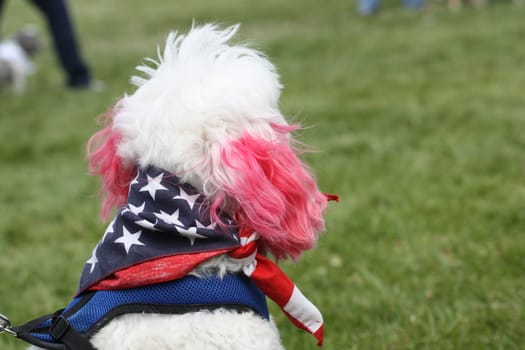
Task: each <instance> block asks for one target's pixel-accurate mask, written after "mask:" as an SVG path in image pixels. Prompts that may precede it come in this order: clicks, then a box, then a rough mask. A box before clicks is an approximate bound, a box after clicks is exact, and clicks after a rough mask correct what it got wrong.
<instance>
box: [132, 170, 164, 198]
mask: <svg viewBox="0 0 525 350" xmlns="http://www.w3.org/2000/svg"><path fill="white" fill-rule="evenodd" d="M147 177H148V184H147V185H146V186H144V187H142V188H141V189H140V190H139V192H144V191H148V192H149V194H150V196H151V198H153V199H155V193H157V191H161V190H164V191H168V189H167V188H166V187H164V186H163V185H162V184H161V182H162V178H163V177H164V173H160V174H159V175H157V176H155V177H151V176H149V175H147Z"/></svg>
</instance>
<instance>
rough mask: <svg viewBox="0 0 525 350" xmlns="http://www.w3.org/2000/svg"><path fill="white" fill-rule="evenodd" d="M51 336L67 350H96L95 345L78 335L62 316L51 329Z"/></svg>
mask: <svg viewBox="0 0 525 350" xmlns="http://www.w3.org/2000/svg"><path fill="white" fill-rule="evenodd" d="M49 334H51V336H52V337H53V338H55V339H56V340H58V341H60V342H61V343H63V344H64V345H65V346H66V350H96V349H95V348H94V347H93V345H91V343H90V342H89V340H88V339H86V338H85V337H84V336H82V335H81V334H80V333H78V332H77V331H76V330H75V329H74V328H73V327H71V325H70V324H69V322H68V321H67V320H66V319H65V318H64V317H63V316H62V315H60V316H58V317H57V318H56V319H55V320H54V322H53V324H52V325H51V327H50V329H49Z"/></svg>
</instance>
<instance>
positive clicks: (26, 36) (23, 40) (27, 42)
mask: <svg viewBox="0 0 525 350" xmlns="http://www.w3.org/2000/svg"><path fill="white" fill-rule="evenodd" d="M14 39H15V41H16V42H17V43H18V45H20V47H21V48H22V49H23V50H24V51H25V52H26V54H27V55H28V56H29V57H33V56H34V55H35V54H36V53H37V52H38V51H40V48H41V47H42V43H41V42H40V37H39V35H38V31H37V30H36V28H34V27H33V26H27V27H25V28H23V29H22V30H20V31H19V32H18V33H16V35H15V37H14Z"/></svg>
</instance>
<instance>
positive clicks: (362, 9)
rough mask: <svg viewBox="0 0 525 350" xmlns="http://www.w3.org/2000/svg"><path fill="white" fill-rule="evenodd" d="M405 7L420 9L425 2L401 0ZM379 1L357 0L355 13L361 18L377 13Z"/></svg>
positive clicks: (423, 0) (420, 0) (422, 0)
mask: <svg viewBox="0 0 525 350" xmlns="http://www.w3.org/2000/svg"><path fill="white" fill-rule="evenodd" d="M403 4H404V6H405V7H407V8H409V9H420V8H422V7H423V6H424V5H425V0H403ZM380 6H381V0H357V12H358V13H359V14H360V15H362V16H370V15H373V14H375V13H377V12H378V11H379V8H380Z"/></svg>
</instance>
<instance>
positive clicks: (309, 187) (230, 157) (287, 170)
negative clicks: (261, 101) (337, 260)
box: [211, 126, 327, 259]
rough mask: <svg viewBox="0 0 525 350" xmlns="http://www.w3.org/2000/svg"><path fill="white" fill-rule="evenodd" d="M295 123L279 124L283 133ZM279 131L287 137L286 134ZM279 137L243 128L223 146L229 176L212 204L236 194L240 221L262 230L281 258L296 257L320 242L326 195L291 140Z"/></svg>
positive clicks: (218, 205)
mask: <svg viewBox="0 0 525 350" xmlns="http://www.w3.org/2000/svg"><path fill="white" fill-rule="evenodd" d="M294 128H295V127H293V126H291V127H288V128H285V127H283V126H279V127H274V130H275V131H276V132H278V133H284V132H286V131H287V130H291V129H294ZM279 136H280V138H282V139H283V140H284V135H282V134H281V135H279ZM283 140H280V141H283ZM280 141H279V142H277V141H268V140H265V139H261V138H256V137H253V136H252V135H249V134H244V135H243V136H242V137H241V138H240V139H238V140H233V141H231V142H229V144H227V145H226V146H224V147H223V149H222V154H221V158H222V163H223V165H224V172H225V173H226V176H224V174H222V175H221V177H218V178H217V180H216V181H215V184H216V185H218V187H219V193H218V195H217V197H216V198H215V200H214V201H213V202H212V205H211V209H212V213H215V212H216V211H217V210H218V209H219V208H221V207H222V206H223V205H224V203H225V201H229V200H231V199H233V201H234V203H235V209H234V216H235V219H236V221H237V223H238V224H241V225H247V226H248V227H251V228H252V229H254V230H255V231H256V232H258V233H259V234H260V235H261V240H262V243H263V246H264V248H266V249H267V250H269V251H270V252H271V253H272V255H274V256H275V257H276V258H277V259H282V258H288V257H291V258H292V259H296V258H298V257H299V256H300V255H301V253H302V252H303V251H304V250H307V249H310V248H312V247H313V246H314V245H315V242H316V240H317V237H318V235H319V233H320V232H321V231H323V230H324V219H323V212H324V210H325V208H326V205H327V198H326V196H325V195H324V194H323V193H321V192H320V191H319V189H318V188H317V185H316V182H315V181H314V178H313V176H312V175H311V174H310V173H309V171H308V170H307V169H306V167H305V165H304V164H303V163H302V162H301V161H300V159H299V158H298V157H297V155H296V154H295V153H294V151H293V150H292V149H291V148H290V146H289V145H288V142H280ZM286 141H287V140H286ZM225 178H226V179H228V180H227V183H225V182H224V180H223V179H225ZM221 182H222V183H221Z"/></svg>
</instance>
